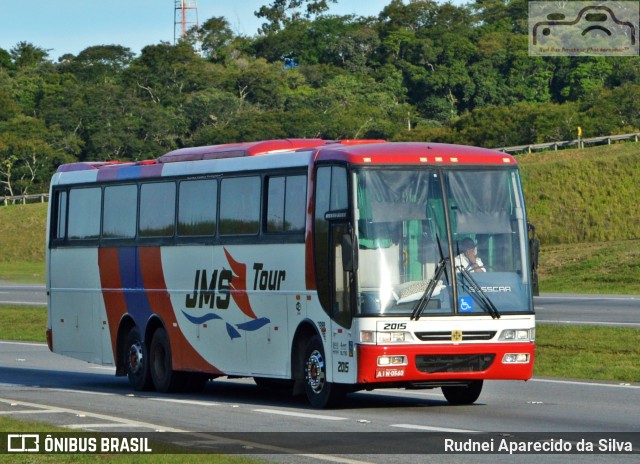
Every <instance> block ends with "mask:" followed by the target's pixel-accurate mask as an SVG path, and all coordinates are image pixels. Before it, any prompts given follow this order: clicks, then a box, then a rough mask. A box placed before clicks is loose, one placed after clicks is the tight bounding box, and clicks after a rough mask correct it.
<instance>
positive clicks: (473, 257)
mask: <svg viewBox="0 0 640 464" xmlns="http://www.w3.org/2000/svg"><path fill="white" fill-rule="evenodd" d="M455 266H456V269H458V267H462V268H463V269H465V270H466V271H468V272H487V270H486V269H485V267H484V264H482V260H481V259H480V258H479V257H478V246H477V245H476V243H475V242H474V241H473V240H472V239H471V238H469V237H467V238H465V239H464V240H462V242H460V254H459V255H458V256H456V259H455Z"/></svg>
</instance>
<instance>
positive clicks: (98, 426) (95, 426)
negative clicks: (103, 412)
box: [63, 423, 145, 430]
mask: <svg viewBox="0 0 640 464" xmlns="http://www.w3.org/2000/svg"><path fill="white" fill-rule="evenodd" d="M63 427H64V428H65V429H72V430H83V429H85V430H91V429H106V428H117V427H124V424H114V423H109V424H107V423H99V424H67V425H63ZM126 427H132V428H135V427H145V426H143V425H134V424H127V425H126Z"/></svg>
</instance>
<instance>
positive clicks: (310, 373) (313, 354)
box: [304, 335, 345, 408]
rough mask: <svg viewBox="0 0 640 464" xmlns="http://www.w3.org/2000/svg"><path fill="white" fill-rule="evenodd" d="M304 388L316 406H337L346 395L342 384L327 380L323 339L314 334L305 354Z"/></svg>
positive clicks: (312, 403) (310, 400) (308, 397)
mask: <svg viewBox="0 0 640 464" xmlns="http://www.w3.org/2000/svg"><path fill="white" fill-rule="evenodd" d="M304 389H305V393H306V394H307V399H308V400H309V403H311V405H312V406H313V407H315V408H329V407H332V406H335V405H336V404H337V403H339V402H340V400H341V399H342V398H343V396H344V393H345V392H344V390H343V389H342V388H341V386H340V385H337V384H335V383H331V382H328V381H327V365H326V358H325V356H324V348H323V346H322V340H321V339H320V337H319V336H317V335H314V336H313V337H312V338H311V340H310V341H309V344H308V345H307V349H306V351H305V355H304Z"/></svg>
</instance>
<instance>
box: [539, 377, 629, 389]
mask: <svg viewBox="0 0 640 464" xmlns="http://www.w3.org/2000/svg"><path fill="white" fill-rule="evenodd" d="M530 382H544V383H559V384H563V385H586V386H589V387H610V388H630V389H635V390H640V385H627V384H623V385H621V384H617V383H593V382H586V381H584V382H580V381H577V380H552V379H531V380H530Z"/></svg>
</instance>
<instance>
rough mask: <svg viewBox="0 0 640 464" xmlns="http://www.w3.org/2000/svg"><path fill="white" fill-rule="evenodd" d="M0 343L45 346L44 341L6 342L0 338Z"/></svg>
mask: <svg viewBox="0 0 640 464" xmlns="http://www.w3.org/2000/svg"><path fill="white" fill-rule="evenodd" d="M0 345H22V346H42V347H46V346H47V344H46V343H29V342H7V341H4V340H0Z"/></svg>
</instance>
